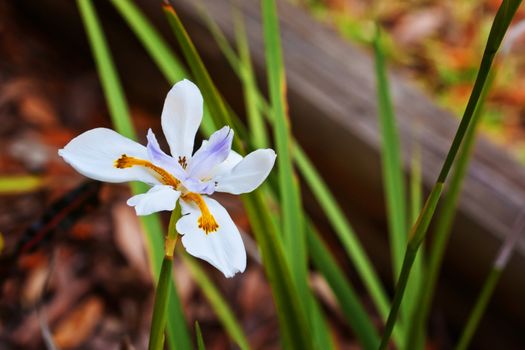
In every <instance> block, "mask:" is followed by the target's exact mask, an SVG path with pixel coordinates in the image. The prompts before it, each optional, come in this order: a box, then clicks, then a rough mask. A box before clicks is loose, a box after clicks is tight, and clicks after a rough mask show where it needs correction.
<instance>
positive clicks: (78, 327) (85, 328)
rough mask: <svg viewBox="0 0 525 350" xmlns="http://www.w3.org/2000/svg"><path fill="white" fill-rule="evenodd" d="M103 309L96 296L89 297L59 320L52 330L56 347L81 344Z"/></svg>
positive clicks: (70, 346)
mask: <svg viewBox="0 0 525 350" xmlns="http://www.w3.org/2000/svg"><path fill="white" fill-rule="evenodd" d="M103 311H104V304H103V303H102V300H101V299H99V298H98V297H90V298H89V299H87V300H86V301H84V302H83V303H82V304H81V305H80V306H78V307H77V308H76V309H75V310H74V311H73V312H72V313H70V314H69V316H68V317H67V318H66V319H64V320H63V321H61V322H60V323H59V324H58V326H57V327H56V328H55V330H54V332H53V339H54V341H55V344H56V346H57V347H58V348H61V349H71V348H74V347H77V346H79V345H80V344H82V343H83V342H84V341H85V340H86V339H87V338H88V337H89V336H90V335H91V333H93V331H94V330H95V327H96V326H97V324H98V323H99V322H100V318H101V316H102V313H103Z"/></svg>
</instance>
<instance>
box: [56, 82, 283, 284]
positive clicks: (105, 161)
mask: <svg viewBox="0 0 525 350" xmlns="http://www.w3.org/2000/svg"><path fill="white" fill-rule="evenodd" d="M202 104H203V101H202V96H201V93H200V91H199V89H198V88H197V86H195V84H193V83H192V82H190V81H188V80H183V81H181V82H179V83H177V84H175V86H173V88H172V89H171V90H170V92H169V93H168V95H167V97H166V100H165V102H164V108H163V110H162V117H161V120H162V130H163V131H164V135H165V136H166V140H167V142H168V144H169V147H170V151H171V156H170V155H168V154H166V153H164V152H163V151H162V150H161V149H160V147H159V143H158V142H157V139H156V138H155V135H154V134H153V132H152V131H151V129H150V130H149V131H148V135H147V139H148V144H147V146H146V147H144V146H143V145H141V144H139V143H137V142H135V141H132V140H130V139H128V138H126V137H124V136H122V135H120V134H118V133H117V132H115V131H113V130H110V129H106V128H97V129H93V130H89V131H86V132H85V133H83V134H81V135H79V136H77V137H75V138H74V139H73V140H71V141H70V142H69V143H68V144H67V145H66V146H65V147H64V148H63V149H61V150H59V151H58V154H59V155H60V156H61V157H62V158H64V160H65V161H66V162H67V163H69V164H70V165H71V166H72V167H73V168H75V169H76V170H77V171H78V172H79V173H81V174H83V175H85V176H87V177H90V178H92V179H95V180H99V181H105V182H127V181H142V182H145V183H147V184H149V185H151V186H152V187H151V189H150V190H149V191H148V192H146V193H143V194H139V195H136V196H133V197H131V198H130V199H129V200H128V205H130V206H133V207H135V210H136V212H137V215H149V214H151V213H154V212H158V211H161V210H173V209H174V208H175V205H176V203H177V200H179V199H180V205H181V211H182V217H181V218H180V219H179V221H178V222H177V231H178V232H179V233H180V234H181V235H182V236H183V237H182V244H183V245H184V247H185V248H186V250H187V251H188V253H190V254H191V255H193V256H195V257H198V258H201V259H204V260H206V261H208V262H209V263H210V264H212V265H213V266H215V267H216V268H217V269H219V270H220V271H221V272H222V273H223V274H224V275H225V276H226V277H232V276H233V275H235V274H236V273H237V272H243V271H244V269H245V268H246V251H245V249H244V245H243V243H242V239H241V236H240V234H239V230H238V229H237V227H236V226H235V223H234V222H233V221H232V219H231V217H230V215H229V214H228V212H227V211H226V209H224V207H223V206H222V205H220V204H219V203H218V202H217V201H215V200H214V199H211V198H210V197H208V196H209V195H211V194H213V193H214V192H227V193H232V194H241V193H247V192H251V191H253V190H254V189H256V188H257V187H258V186H259V185H260V184H261V183H262V182H263V181H264V180H265V179H266V177H267V176H268V174H269V172H270V170H271V169H272V167H273V165H274V162H275V157H276V155H275V152H274V151H273V150H272V149H259V150H256V151H254V152H252V153H250V154H248V155H247V156H246V157H244V158H243V157H242V156H240V155H239V154H238V153H236V152H235V151H233V150H231V144H232V139H233V130H232V129H230V128H229V127H228V126H225V127H223V128H222V129H220V130H218V131H216V132H215V133H213V134H212V135H211V137H210V139H209V140H207V141H203V143H202V145H201V147H200V148H199V149H198V150H197V151H196V152H195V153H194V154H193V155H192V152H193V143H194V139H195V134H196V133H197V129H198V128H199V125H200V123H201V120H202V108H203V106H202Z"/></svg>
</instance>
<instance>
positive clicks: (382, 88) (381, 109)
mask: <svg viewBox="0 0 525 350" xmlns="http://www.w3.org/2000/svg"><path fill="white" fill-rule="evenodd" d="M381 45H382V44H381V30H380V28H379V26H377V29H376V35H375V39H374V53H375V74H376V82H377V98H378V114H379V125H380V129H381V139H382V147H381V159H382V163H383V164H382V170H383V184H384V191H385V197H386V204H387V212H388V215H387V217H388V226H389V233H390V251H391V259H392V266H393V269H392V270H393V274H394V280H395V279H396V278H397V276H398V275H399V272H400V271H401V264H402V262H403V253H404V250H405V246H406V242H407V223H406V221H407V212H406V200H405V183H404V175H403V165H402V164H401V150H400V146H399V135H398V132H397V126H396V118H395V116H394V107H393V105H392V101H391V98H390V89H389V86H388V78H387V74H386V65H385V58H384V54H383V48H382V46H381Z"/></svg>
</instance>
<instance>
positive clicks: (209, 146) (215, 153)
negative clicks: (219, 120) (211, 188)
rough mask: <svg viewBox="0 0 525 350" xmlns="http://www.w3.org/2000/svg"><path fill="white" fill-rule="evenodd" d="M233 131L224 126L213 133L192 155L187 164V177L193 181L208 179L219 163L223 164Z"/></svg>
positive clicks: (227, 153)
mask: <svg viewBox="0 0 525 350" xmlns="http://www.w3.org/2000/svg"><path fill="white" fill-rule="evenodd" d="M232 140H233V130H232V129H231V128H230V127H229V126H225V127H223V128H222V129H220V130H217V131H215V132H214V133H213V134H212V135H211V136H210V139H209V140H208V141H207V142H203V143H202V145H201V147H200V148H199V149H198V151H197V152H195V154H194V155H193V157H192V158H191V160H190V162H189V163H188V168H187V169H186V171H187V172H188V175H189V177H192V178H195V179H204V178H206V177H208V178H209V174H210V173H211V171H212V170H213V168H215V167H216V166H217V165H219V164H220V163H222V162H224V161H225V160H226V158H227V157H228V155H229V154H230V150H231V148H232Z"/></svg>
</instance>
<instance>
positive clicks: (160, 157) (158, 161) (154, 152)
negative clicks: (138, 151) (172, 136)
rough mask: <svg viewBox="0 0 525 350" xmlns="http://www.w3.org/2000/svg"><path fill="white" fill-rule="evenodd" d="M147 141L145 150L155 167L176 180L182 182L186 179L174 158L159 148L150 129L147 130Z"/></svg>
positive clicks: (184, 173)
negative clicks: (171, 175) (165, 171)
mask: <svg viewBox="0 0 525 350" xmlns="http://www.w3.org/2000/svg"><path fill="white" fill-rule="evenodd" d="M147 139H148V145H147V150H148V157H149V159H150V160H151V161H152V162H153V163H154V164H155V165H157V166H159V167H161V168H163V169H166V170H167V171H169V172H170V173H171V174H173V175H174V176H175V177H176V178H177V179H178V180H184V179H185V178H186V172H185V171H184V169H183V168H182V166H181V165H180V164H179V162H178V161H177V160H176V159H175V158H173V157H171V156H169V155H167V154H166V153H164V151H163V150H162V149H161V148H160V145H159V142H158V141H157V138H156V137H155V134H154V133H153V131H152V130H151V129H149V130H148V136H147Z"/></svg>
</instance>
